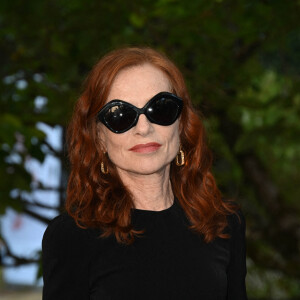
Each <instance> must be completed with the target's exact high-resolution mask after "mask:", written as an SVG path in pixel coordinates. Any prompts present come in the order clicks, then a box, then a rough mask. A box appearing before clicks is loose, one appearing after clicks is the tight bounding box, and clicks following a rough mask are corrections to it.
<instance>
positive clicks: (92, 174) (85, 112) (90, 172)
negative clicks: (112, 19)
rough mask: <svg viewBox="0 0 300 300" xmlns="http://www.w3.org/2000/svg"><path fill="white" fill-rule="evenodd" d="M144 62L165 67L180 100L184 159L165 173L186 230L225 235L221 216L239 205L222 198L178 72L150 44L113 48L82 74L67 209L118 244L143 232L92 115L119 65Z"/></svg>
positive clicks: (208, 236) (71, 133)
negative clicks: (84, 76) (103, 167)
mask: <svg viewBox="0 0 300 300" xmlns="http://www.w3.org/2000/svg"><path fill="white" fill-rule="evenodd" d="M146 63H148V64H151V65H153V66H155V67H157V68H158V69H160V70H161V71H162V72H164V73H165V75H166V76H167V77H168V79H169V80H170V83H171V86H172V92H173V93H175V94H176V95H178V96H180V97H181V98H182V99H183V101H184V106H183V110H182V113H181V117H180V126H179V127H180V142H181V145H182V149H183V150H184V152H185V160H186V163H185V165H184V166H182V167H178V166H176V164H175V163H174V162H172V163H171V168H170V178H171V184H172V188H173V192H174V195H175V196H176V197H177V198H178V201H179V203H180V205H181V207H182V208H183V210H184V211H185V214H186V216H187V218H188V219H189V221H190V224H191V226H190V229H191V230H193V231H195V232H197V233H199V234H201V235H202V236H203V237H204V240H205V241H206V242H210V241H212V240H213V239H215V238H216V237H221V238H229V235H228V234H225V233H224V229H225V228H226V226H227V225H228V223H227V218H226V216H227V215H229V214H232V213H236V212H237V210H238V206H237V205H236V204H235V203H234V202H232V201H223V200H222V198H221V193H220V191H219V189H218V188H217V186H216V182H215V179H214V177H213V175H212V173H211V167H212V154H211V151H210V150H209V149H208V147H207V142H206V137H205V130H204V126H203V123H202V122H201V120H200V118H199V116H198V115H197V113H196V112H195V111H194V109H193V107H192V103H191V100H190V97H189V95H188V91H187V88H186V85H185V82H184V79H183V76H182V74H181V72H180V71H179V70H178V68H177V67H176V66H175V65H174V64H173V63H172V62H171V61H170V60H169V59H168V58H167V57H165V56H164V55H162V54H161V53H158V52H157V51H155V50H153V49H150V48H124V49H119V50H115V51H112V52H110V53H108V54H107V55H106V56H104V57H103V58H102V59H101V60H100V61H99V62H98V63H97V64H96V65H95V66H94V68H93V69H92V71H91V72H90V74H89V76H88V77H87V79H86V81H85V85H84V90H83V93H82V94H81V97H80V98H79V99H78V101H77V103H76V106H75V110H74V113H73V117H72V119H71V122H70V125H69V128H68V132H67V142H68V150H69V157H70V163H71V173H70V177H69V182H68V189H67V200H66V209H67V212H68V213H69V214H70V215H71V216H72V217H73V218H74V219H75V221H76V223H77V224H78V225H79V226H81V227H93V228H95V227H96V228H101V229H102V235H101V236H102V237H107V236H110V235H111V234H114V235H115V237H116V239H117V241H118V242H120V243H125V244H131V243H132V242H133V241H134V237H135V236H136V235H138V234H139V233H142V232H143V231H136V230H134V228H133V227H132V225H131V209H132V208H134V203H133V200H132V196H131V193H130V191H129V190H128V189H127V188H126V187H125V186H124V185H123V183H122V181H121V179H120V177H119V175H118V172H117V170H116V168H115V166H114V165H113V163H112V162H111V161H110V160H109V158H108V156H107V155H105V154H104V152H103V151H102V150H101V148H102V147H101V145H100V144H99V139H98V134H97V122H96V116H97V113H98V112H99V110H100V109H101V108H102V107H103V105H104V104H105V102H106V98H107V95H108V93H109V91H110V88H111V86H112V83H113V80H114V78H115V77H116V75H117V74H118V73H119V72H120V70H123V69H124V68H129V67H132V66H137V65H142V64H146ZM98 130H99V129H98ZM101 162H104V163H105V165H106V166H108V170H109V173H108V174H102V173H101V171H100V169H101Z"/></svg>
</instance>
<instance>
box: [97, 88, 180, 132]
mask: <svg viewBox="0 0 300 300" xmlns="http://www.w3.org/2000/svg"><path fill="white" fill-rule="evenodd" d="M182 107H183V101H182V99H181V98H179V97H178V96H176V95H174V94H171V93H168V92H161V93H158V94H157V95H155V96H154V97H152V98H151V99H150V100H149V101H148V102H147V103H146V105H145V106H144V107H143V108H138V107H136V106H134V105H132V104H130V103H128V102H125V101H122V100H117V99H116V100H112V101H110V102H108V103H107V104H106V105H104V107H103V108H102V109H101V110H100V111H99V112H98V115H97V119H98V121H100V122H102V123H103V124H104V125H105V126H106V127H107V128H108V129H109V130H111V131H112V132H114V133H123V132H125V131H127V130H129V129H131V128H132V127H134V126H135V125H136V124H137V122H138V119H139V116H140V115H141V114H144V115H145V116H146V117H147V119H148V120H149V121H150V122H151V123H154V124H158V125H162V126H169V125H171V124H173V123H174V122H175V121H176V120H177V118H178V117H179V115H180V113H181V111H182Z"/></svg>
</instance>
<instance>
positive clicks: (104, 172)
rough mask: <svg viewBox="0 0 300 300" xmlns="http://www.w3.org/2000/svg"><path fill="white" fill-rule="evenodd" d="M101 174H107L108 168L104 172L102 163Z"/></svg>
mask: <svg viewBox="0 0 300 300" xmlns="http://www.w3.org/2000/svg"><path fill="white" fill-rule="evenodd" d="M101 172H102V173H103V174H108V167H107V168H106V170H105V167H104V163H103V161H101Z"/></svg>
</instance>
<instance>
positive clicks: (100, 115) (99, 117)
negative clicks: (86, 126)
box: [97, 92, 183, 133]
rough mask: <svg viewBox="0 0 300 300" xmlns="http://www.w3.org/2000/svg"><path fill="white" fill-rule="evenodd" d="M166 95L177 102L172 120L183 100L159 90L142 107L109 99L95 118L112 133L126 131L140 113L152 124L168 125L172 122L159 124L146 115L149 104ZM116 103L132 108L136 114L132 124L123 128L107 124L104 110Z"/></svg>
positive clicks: (178, 113) (137, 118)
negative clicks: (176, 108) (116, 128)
mask: <svg viewBox="0 0 300 300" xmlns="http://www.w3.org/2000/svg"><path fill="white" fill-rule="evenodd" d="M164 96H166V97H168V98H171V99H172V100H174V101H175V103H176V104H177V107H178V110H177V114H176V117H175V118H174V122H175V121H176V120H177V119H178V117H179V116H180V113H181V111H182V107H183V101H182V99H181V98H180V97H178V96H176V95H174V94H172V93H169V92H160V93H158V94H156V95H155V96H153V97H152V98H151V99H150V100H149V101H148V102H147V103H146V104H145V106H144V107H142V108H138V107H136V106H134V105H133V104H131V103H129V102H126V101H123V100H118V99H115V100H111V101H110V102H108V103H107V104H105V105H104V106H103V107H102V109H101V110H100V111H99V112H98V114H97V120H98V121H100V122H102V123H103V124H104V125H105V126H106V127H107V128H108V129H109V130H110V131H112V132H114V133H123V132H126V131H128V130H130V129H131V128H132V127H134V126H135V125H136V124H137V122H138V120H139V117H140V115H141V114H144V115H145V116H146V117H147V119H148V120H149V121H150V122H151V123H153V124H157V125H161V126H170V125H172V124H173V123H174V122H173V123H171V124H168V125H163V124H159V123H157V122H155V120H153V119H151V117H149V116H148V115H147V109H148V108H149V107H151V105H152V104H153V102H155V101H156V100H158V99H161V98H162V97H164ZM118 104H121V105H126V106H129V107H130V108H132V109H133V110H134V111H135V112H136V113H137V114H136V117H135V119H134V121H133V122H132V124H131V125H130V126H129V127H128V128H126V129H124V130H115V129H113V128H112V127H111V126H110V125H109V124H108V122H107V121H106V119H105V114H106V112H107V111H108V110H109V109H110V108H111V107H113V106H115V105H118Z"/></svg>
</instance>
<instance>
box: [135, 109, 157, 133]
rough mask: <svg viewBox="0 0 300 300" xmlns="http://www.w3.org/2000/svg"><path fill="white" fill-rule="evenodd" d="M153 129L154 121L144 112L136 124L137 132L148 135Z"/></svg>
mask: <svg viewBox="0 0 300 300" xmlns="http://www.w3.org/2000/svg"><path fill="white" fill-rule="evenodd" d="M152 131H153V125H152V123H151V122H150V121H149V120H148V119H147V117H146V116H145V115H144V114H141V115H140V116H139V119H138V122H137V123H136V125H135V126H134V132H135V134H140V135H147V134H149V133H151V132H152Z"/></svg>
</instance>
